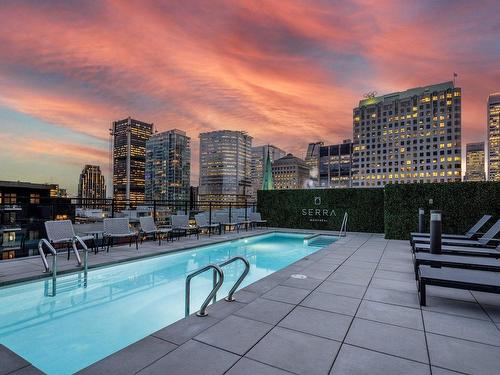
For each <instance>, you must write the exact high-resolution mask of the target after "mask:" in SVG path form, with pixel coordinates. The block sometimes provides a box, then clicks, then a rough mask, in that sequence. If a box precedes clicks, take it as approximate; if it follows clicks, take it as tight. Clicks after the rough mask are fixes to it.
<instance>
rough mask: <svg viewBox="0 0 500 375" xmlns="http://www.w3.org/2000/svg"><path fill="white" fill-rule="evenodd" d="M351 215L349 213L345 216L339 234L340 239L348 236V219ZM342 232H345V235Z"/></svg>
mask: <svg viewBox="0 0 500 375" xmlns="http://www.w3.org/2000/svg"><path fill="white" fill-rule="evenodd" d="M348 217H349V215H348V214H347V212H346V213H345V214H344V218H343V219H342V225H341V226H340V232H339V237H343V236H347V218H348ZM342 232H344V235H342Z"/></svg>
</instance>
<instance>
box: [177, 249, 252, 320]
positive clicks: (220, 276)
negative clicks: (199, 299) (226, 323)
mask: <svg viewBox="0 0 500 375" xmlns="http://www.w3.org/2000/svg"><path fill="white" fill-rule="evenodd" d="M238 260H240V261H242V262H243V264H244V265H245V269H244V270H243V273H242V274H241V275H240V277H239V278H238V280H236V282H235V283H234V285H233V286H232V288H231V289H230V290H229V293H228V295H227V297H226V298H224V300H225V301H227V302H233V301H234V297H233V294H234V292H236V289H238V287H239V286H240V285H241V283H242V282H243V280H244V279H245V277H246V276H247V275H248V272H250V263H249V262H248V260H246V259H245V258H243V257H241V256H235V257H232V258H231V259H228V260H226V261H225V262H222V263H220V264H219V265H217V264H209V265H207V266H205V267H203V268H200V269H199V270H197V271H194V272H193V273H191V274H189V275H188V276H187V277H186V294H185V311H184V314H185V316H189V312H190V300H191V279H192V278H193V277H195V276H197V275H199V274H201V273H203V272H206V271H208V270H209V269H213V270H214V272H213V287H212V290H211V291H210V294H209V295H208V296H207V298H206V299H205V301H203V304H202V305H201V308H200V310H199V311H198V312H197V313H196V315H198V316H207V315H208V314H207V311H206V309H207V306H208V304H209V303H210V300H212V302H213V303H215V302H216V300H217V291H218V290H219V289H220V287H221V286H222V284H223V283H224V271H223V270H222V267H225V266H227V265H229V264H231V263H233V262H236V261H238Z"/></svg>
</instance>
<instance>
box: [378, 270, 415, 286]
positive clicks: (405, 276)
mask: <svg viewBox="0 0 500 375" xmlns="http://www.w3.org/2000/svg"><path fill="white" fill-rule="evenodd" d="M373 277H376V278H379V279H387V280H397V281H408V282H411V283H415V274H414V273H413V272H396V271H386V270H377V271H375V274H374V275H373Z"/></svg>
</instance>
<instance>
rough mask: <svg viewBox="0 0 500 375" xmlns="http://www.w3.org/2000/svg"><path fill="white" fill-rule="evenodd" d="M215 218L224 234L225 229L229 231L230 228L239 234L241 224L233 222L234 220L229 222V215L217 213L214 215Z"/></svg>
mask: <svg viewBox="0 0 500 375" xmlns="http://www.w3.org/2000/svg"><path fill="white" fill-rule="evenodd" d="M215 217H216V219H215V220H216V222H218V223H220V225H221V226H222V228H223V229H224V233H226V229H227V228H229V230H231V228H234V229H236V232H239V231H240V226H241V225H242V223H240V222H238V221H235V220H229V214H228V213H225V212H224V213H217V214H216V215H215Z"/></svg>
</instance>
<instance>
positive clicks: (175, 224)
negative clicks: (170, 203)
mask: <svg viewBox="0 0 500 375" xmlns="http://www.w3.org/2000/svg"><path fill="white" fill-rule="evenodd" d="M170 219H171V224H172V234H174V233H176V234H177V235H178V234H179V233H180V232H182V233H184V236H187V235H189V236H190V235H191V234H196V238H199V230H198V228H196V227H191V226H189V216H188V215H172V216H171V217H170Z"/></svg>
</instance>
